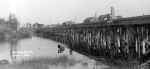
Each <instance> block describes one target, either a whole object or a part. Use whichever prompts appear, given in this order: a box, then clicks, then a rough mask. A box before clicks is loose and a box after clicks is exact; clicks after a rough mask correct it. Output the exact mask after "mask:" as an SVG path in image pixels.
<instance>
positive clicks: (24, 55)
mask: <svg viewBox="0 0 150 69" xmlns="http://www.w3.org/2000/svg"><path fill="white" fill-rule="evenodd" d="M58 44H61V43H58V42H55V41H52V40H49V39H43V38H39V37H32V38H28V39H23V40H20V41H18V43H17V45H16V47H15V48H16V52H17V53H18V54H17V56H16V57H15V59H13V60H15V62H22V61H27V60H30V59H33V58H48V59H50V58H51V60H52V61H51V64H49V68H48V69H104V68H108V66H106V65H104V64H102V63H100V62H96V61H95V60H93V59H90V58H88V57H86V56H84V55H81V54H79V53H76V52H74V51H73V54H72V55H70V53H69V49H67V48H65V51H64V52H63V53H60V54H58V53H57V51H58V48H57V45H58ZM61 45H62V46H64V47H65V45H64V44H61ZM0 46H1V47H0V60H3V59H6V60H9V62H12V58H11V56H10V54H11V53H10V50H11V47H10V46H11V45H10V43H8V42H5V43H1V44H0ZM52 62H57V63H58V64H53V63H52ZM21 68H23V67H21Z"/></svg>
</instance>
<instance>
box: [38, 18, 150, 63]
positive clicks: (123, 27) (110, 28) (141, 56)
mask: <svg viewBox="0 0 150 69" xmlns="http://www.w3.org/2000/svg"><path fill="white" fill-rule="evenodd" d="M36 33H40V34H41V35H42V37H45V38H50V39H52V40H55V41H58V42H61V43H64V44H67V45H68V47H69V48H70V49H72V50H75V51H77V52H80V53H84V54H88V55H90V56H95V57H104V58H109V59H121V60H122V59H123V60H131V59H135V60H139V61H140V62H145V61H147V60H149V57H150V15H144V16H137V17H130V18H121V19H117V20H113V21H112V22H111V23H107V22H106V21H102V22H98V23H80V24H72V25H66V26H63V25H62V26H59V27H53V28H43V29H40V30H37V31H36Z"/></svg>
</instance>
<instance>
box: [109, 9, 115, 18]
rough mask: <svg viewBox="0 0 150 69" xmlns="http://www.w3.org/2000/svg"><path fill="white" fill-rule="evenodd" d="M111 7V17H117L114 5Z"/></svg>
mask: <svg viewBox="0 0 150 69" xmlns="http://www.w3.org/2000/svg"><path fill="white" fill-rule="evenodd" d="M110 9H111V13H110V14H111V17H112V19H114V18H115V9H114V7H113V6H111V7H110Z"/></svg>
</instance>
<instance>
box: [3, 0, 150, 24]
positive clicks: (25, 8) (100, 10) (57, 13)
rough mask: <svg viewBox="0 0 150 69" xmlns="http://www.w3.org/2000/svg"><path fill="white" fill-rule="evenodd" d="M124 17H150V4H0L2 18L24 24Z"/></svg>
mask: <svg viewBox="0 0 150 69" xmlns="http://www.w3.org/2000/svg"><path fill="white" fill-rule="evenodd" d="M111 6H113V7H114V8H115V13H116V15H121V16H123V17H131V16H141V15H143V14H144V15H150V0H0V9H1V11H0V17H1V18H5V19H7V18H8V15H9V13H13V14H15V15H16V17H17V18H18V20H19V22H20V23H21V24H24V23H27V22H29V23H35V22H39V23H42V24H56V23H62V22H64V21H68V20H72V21H75V22H82V21H83V20H84V19H85V18H87V17H91V16H94V15H95V13H96V14H97V15H98V16H99V15H102V14H107V13H110V7H111Z"/></svg>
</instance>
